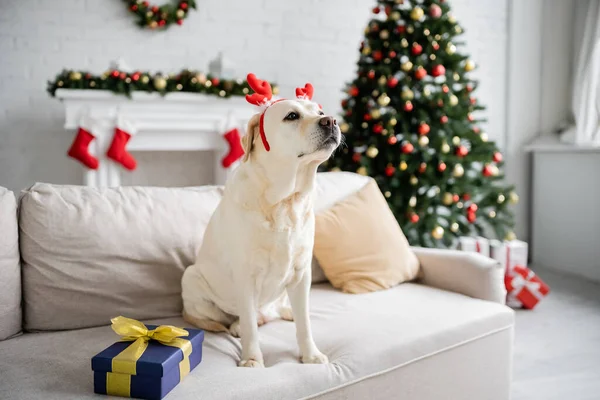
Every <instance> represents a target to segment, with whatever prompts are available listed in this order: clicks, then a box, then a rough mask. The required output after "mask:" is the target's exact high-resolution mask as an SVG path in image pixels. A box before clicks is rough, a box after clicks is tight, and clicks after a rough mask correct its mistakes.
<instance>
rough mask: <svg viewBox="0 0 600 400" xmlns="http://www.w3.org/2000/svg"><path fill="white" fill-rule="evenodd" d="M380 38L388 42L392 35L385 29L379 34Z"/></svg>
mask: <svg viewBox="0 0 600 400" xmlns="http://www.w3.org/2000/svg"><path fill="white" fill-rule="evenodd" d="M379 37H380V38H382V39H383V40H387V39H388V38H389V37H390V33H389V32H388V31H387V30H385V29H384V30H382V31H381V32H379Z"/></svg>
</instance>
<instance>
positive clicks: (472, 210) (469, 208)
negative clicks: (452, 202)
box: [467, 203, 479, 212]
mask: <svg viewBox="0 0 600 400" xmlns="http://www.w3.org/2000/svg"><path fill="white" fill-rule="evenodd" d="M478 209H479V207H478V206H477V204H475V203H471V204H470V205H469V207H467V211H468V212H475V211H477V210H478Z"/></svg>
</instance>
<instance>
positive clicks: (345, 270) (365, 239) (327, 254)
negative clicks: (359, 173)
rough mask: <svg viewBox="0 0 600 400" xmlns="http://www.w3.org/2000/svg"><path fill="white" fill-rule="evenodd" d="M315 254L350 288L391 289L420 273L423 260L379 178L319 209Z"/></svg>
mask: <svg viewBox="0 0 600 400" xmlns="http://www.w3.org/2000/svg"><path fill="white" fill-rule="evenodd" d="M314 254H315V256H316V258H317V260H318V261H319V264H320V265H321V267H322V268H323V271H324V272H325V276H327V279H329V281H330V282H331V284H332V285H333V286H334V287H336V288H338V289H341V290H342V291H344V292H347V293H366V292H374V291H377V290H382V289H388V288H390V287H392V286H394V285H397V284H399V283H402V282H406V281H409V280H412V279H415V278H416V277H417V274H418V272H419V262H418V260H417V257H416V256H415V254H414V253H413V252H412V250H411V249H410V247H409V244H408V241H407V240H406V237H405V236H404V234H403V233H402V230H401V229H400V226H399V225H398V222H397V221H396V219H395V218H394V215H393V214H392V211H391V210H390V208H389V206H388V205H387V202H386V200H385V198H384V197H383V195H382V194H381V191H380V190H379V187H378V186H377V183H376V182H375V181H374V180H371V181H370V182H369V183H368V184H367V185H366V186H365V187H363V188H362V189H361V190H359V191H358V192H356V193H354V194H352V195H350V196H348V197H347V198H346V199H344V200H342V201H340V202H338V203H336V204H335V205H334V206H332V207H331V208H329V209H327V210H325V211H323V212H321V213H319V214H317V216H316V225H315V248H314Z"/></svg>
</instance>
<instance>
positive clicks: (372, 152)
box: [366, 146, 379, 158]
mask: <svg viewBox="0 0 600 400" xmlns="http://www.w3.org/2000/svg"><path fill="white" fill-rule="evenodd" d="M366 154H367V157H370V158H375V157H377V154H379V150H377V147H374V146H371V147H369V148H368V149H367V151H366Z"/></svg>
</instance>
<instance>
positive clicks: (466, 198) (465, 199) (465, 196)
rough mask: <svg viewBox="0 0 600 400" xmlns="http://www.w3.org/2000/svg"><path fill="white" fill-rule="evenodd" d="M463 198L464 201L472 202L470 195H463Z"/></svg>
mask: <svg viewBox="0 0 600 400" xmlns="http://www.w3.org/2000/svg"><path fill="white" fill-rule="evenodd" d="M462 198H463V200H464V201H469V200H471V195H470V194H469V193H463V195H462Z"/></svg>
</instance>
